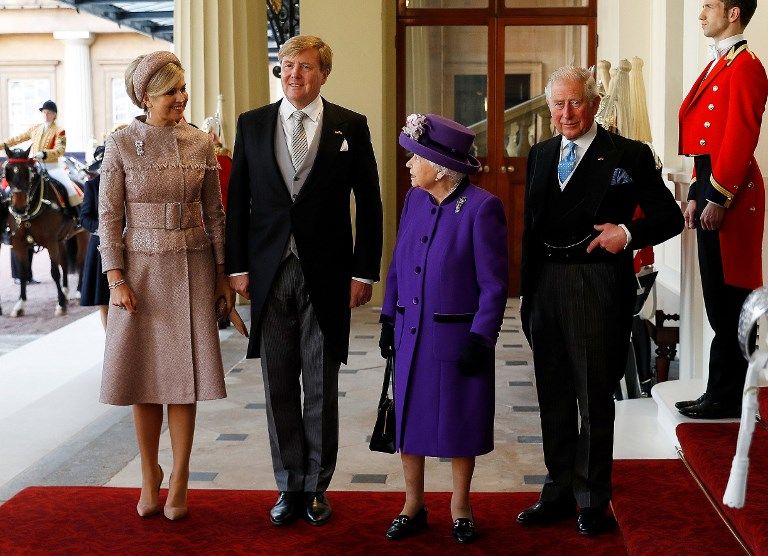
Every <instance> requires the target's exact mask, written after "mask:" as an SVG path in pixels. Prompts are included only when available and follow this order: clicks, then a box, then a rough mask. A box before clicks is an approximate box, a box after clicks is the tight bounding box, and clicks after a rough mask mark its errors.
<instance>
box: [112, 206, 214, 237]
mask: <svg viewBox="0 0 768 556" xmlns="http://www.w3.org/2000/svg"><path fill="white" fill-rule="evenodd" d="M125 209H126V210H125V218H126V223H127V226H128V227H129V228H151V229H156V230H157V229H159V230H179V229H186V228H197V227H200V226H202V225H203V219H202V205H201V203H200V202H199V201H195V202H192V203H126V205H125Z"/></svg>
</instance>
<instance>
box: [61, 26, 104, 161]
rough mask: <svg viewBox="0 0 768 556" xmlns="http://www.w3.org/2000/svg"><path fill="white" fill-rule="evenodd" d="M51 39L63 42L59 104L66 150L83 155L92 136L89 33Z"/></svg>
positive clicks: (77, 33)
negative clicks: (62, 70)
mask: <svg viewBox="0 0 768 556" xmlns="http://www.w3.org/2000/svg"><path fill="white" fill-rule="evenodd" d="M53 38H55V39H56V40H60V41H62V42H63V43H64V68H63V69H64V75H65V79H66V85H65V87H64V98H63V99H55V100H56V101H57V102H59V101H60V100H61V101H63V102H60V103H59V109H60V111H61V112H60V114H61V117H60V124H61V125H62V127H63V128H64V129H65V130H66V132H67V151H79V152H85V151H87V150H88V149H89V148H90V145H91V138H92V137H93V95H92V86H91V79H92V76H91V52H90V46H91V44H92V43H93V38H94V37H93V35H92V34H91V33H90V32H88V31H58V32H56V33H54V34H53Z"/></svg>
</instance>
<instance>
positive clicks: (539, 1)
mask: <svg viewBox="0 0 768 556" xmlns="http://www.w3.org/2000/svg"><path fill="white" fill-rule="evenodd" d="M506 2H507V7H508V8H582V7H586V6H588V5H589V0H506Z"/></svg>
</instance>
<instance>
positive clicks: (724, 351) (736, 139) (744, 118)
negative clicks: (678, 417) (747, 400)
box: [675, 0, 768, 419]
mask: <svg viewBox="0 0 768 556" xmlns="http://www.w3.org/2000/svg"><path fill="white" fill-rule="evenodd" d="M756 7H757V0H704V3H703V8H702V11H701V14H700V15H699V20H700V21H701V26H702V29H703V31H704V35H705V36H707V37H709V38H712V39H714V40H715V44H714V45H713V47H712V51H713V60H712V62H710V63H709V64H708V65H707V67H706V68H705V69H704V71H703V72H702V74H701V75H700V76H699V78H698V79H697V80H696V82H695V83H694V84H693V87H692V88H691V91H690V92H689V93H688V96H687V97H686V98H685V100H684V101H683V104H682V106H681V107H680V154H684V155H688V156H693V157H694V172H693V179H692V183H691V188H690V191H689V193H688V207H687V208H686V210H685V223H686V227H688V228H696V229H697V233H696V238H697V243H698V251H699V269H700V270H701V285H702V291H703V294H704V305H705V307H706V309H707V317H708V319H709V323H710V324H711V326H712V329H713V330H714V331H715V337H714V339H713V340H712V345H711V346H710V355H709V379H708V382H707V390H706V392H705V393H704V394H703V395H702V396H701V397H700V398H698V399H697V400H690V401H681V402H678V403H677V404H675V405H676V407H677V408H678V410H679V411H680V413H682V414H683V415H685V416H686V417H692V418H695V419H721V418H729V417H738V416H739V415H740V413H741V395H742V390H743V388H744V379H745V376H746V371H747V362H746V361H745V360H744V357H743V356H742V354H741V350H740V348H739V345H738V338H737V329H738V328H737V327H738V319H739V313H740V311H741V306H742V304H743V303H744V300H745V299H746V297H747V295H749V293H750V292H751V291H752V290H753V289H755V288H758V287H760V286H761V285H762V238H763V218H764V216H765V189H764V186H763V179H762V176H761V174H760V169H759V168H758V167H757V161H756V160H755V148H756V146H757V141H758V138H759V135H760V124H761V121H762V116H763V111H764V110H765V102H766V96H768V81H767V80H766V74H765V68H763V65H762V64H761V63H760V60H758V59H757V57H756V56H755V54H754V53H752V51H750V50H749V48H748V47H747V41H746V40H745V39H744V36H743V35H742V33H743V31H744V28H745V27H746V26H747V24H748V23H749V20H750V19H751V18H752V16H753V14H754V13H755V9H756Z"/></svg>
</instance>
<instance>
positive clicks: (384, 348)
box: [379, 321, 395, 359]
mask: <svg viewBox="0 0 768 556" xmlns="http://www.w3.org/2000/svg"><path fill="white" fill-rule="evenodd" d="M379 348H380V349H381V356H382V357H383V358H384V359H387V358H389V357H391V356H392V355H393V354H394V353H395V325H394V324H392V323H391V322H386V321H385V322H382V323H381V336H379Z"/></svg>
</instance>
